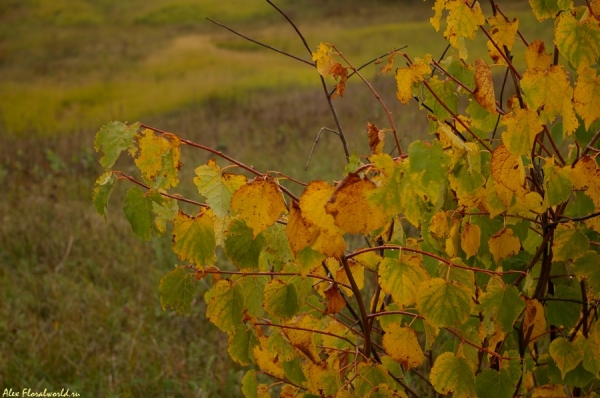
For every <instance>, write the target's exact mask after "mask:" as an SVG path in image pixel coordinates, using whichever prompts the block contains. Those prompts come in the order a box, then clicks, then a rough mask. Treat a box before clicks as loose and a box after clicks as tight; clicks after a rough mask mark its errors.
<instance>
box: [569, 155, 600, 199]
mask: <svg viewBox="0 0 600 398" xmlns="http://www.w3.org/2000/svg"><path fill="white" fill-rule="evenodd" d="M571 180H572V181H573V187H574V188H575V189H585V194H586V195H587V196H589V197H590V198H591V199H592V201H593V202H594V205H595V206H596V208H598V207H600V169H599V168H598V165H597V164H596V160H595V159H594V158H593V157H590V156H584V157H583V158H581V159H580V160H579V162H577V164H576V165H575V167H573V169H572V170H571Z"/></svg>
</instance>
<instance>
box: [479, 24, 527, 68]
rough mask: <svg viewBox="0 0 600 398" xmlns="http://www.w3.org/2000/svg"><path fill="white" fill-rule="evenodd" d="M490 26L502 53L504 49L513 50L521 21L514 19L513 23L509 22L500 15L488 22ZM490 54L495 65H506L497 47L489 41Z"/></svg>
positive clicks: (491, 33) (490, 30)
mask: <svg viewBox="0 0 600 398" xmlns="http://www.w3.org/2000/svg"><path fill="white" fill-rule="evenodd" d="M487 22H488V24H489V25H490V29H489V33H490V35H491V36H492V39H493V40H494V43H496V45H497V46H498V48H500V50H501V51H504V48H506V49H508V51H511V50H512V47H513V44H514V43H515V37H516V35H517V32H518V30H519V20H518V19H516V18H515V19H514V20H513V21H512V22H511V21H509V20H507V19H506V18H504V17H501V16H500V15H494V16H492V17H490V18H488V20H487ZM487 48H488V53H489V54H490V57H491V58H492V60H494V63H495V64H504V65H506V61H505V60H504V57H502V55H501V54H500V53H499V52H498V50H497V49H496V46H494V44H493V43H492V42H491V41H489V40H488V42H487Z"/></svg>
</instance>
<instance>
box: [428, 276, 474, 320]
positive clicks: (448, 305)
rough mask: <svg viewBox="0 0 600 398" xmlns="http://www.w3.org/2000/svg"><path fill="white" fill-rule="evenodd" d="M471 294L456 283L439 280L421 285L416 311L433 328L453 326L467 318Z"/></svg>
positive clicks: (469, 312) (470, 306) (471, 302)
mask: <svg viewBox="0 0 600 398" xmlns="http://www.w3.org/2000/svg"><path fill="white" fill-rule="evenodd" d="M472 294H473V292H472V291H471V290H470V289H469V288H467V287H465V286H463V285H461V284H459V283H456V282H446V281H444V280H443V279H441V278H435V279H431V280H429V281H426V282H423V283H421V285H420V286H419V288H418V293H417V309H418V310H419V313H420V314H421V315H423V317H425V319H426V320H427V321H428V322H429V323H431V324H432V325H434V326H437V327H444V326H454V325H456V324H459V323H461V322H464V321H465V320H467V319H468V318H469V315H470V314H471V309H472V308H473V301H472V300H471V295H472Z"/></svg>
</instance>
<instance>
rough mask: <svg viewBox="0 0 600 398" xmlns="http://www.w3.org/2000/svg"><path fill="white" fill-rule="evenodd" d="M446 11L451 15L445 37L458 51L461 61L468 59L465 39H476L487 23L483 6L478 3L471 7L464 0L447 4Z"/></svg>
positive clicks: (451, 0) (456, 0)
mask: <svg viewBox="0 0 600 398" xmlns="http://www.w3.org/2000/svg"><path fill="white" fill-rule="evenodd" d="M446 9H447V10H448V11H449V13H448V17H447V18H446V22H447V26H446V31H445V32H444V37H445V38H446V39H447V40H448V41H449V42H450V44H451V45H452V47H454V48H456V49H457V50H458V56H459V57H460V58H461V59H467V48H466V46H465V38H469V39H471V40H472V39H474V38H475V33H476V32H477V30H478V29H479V26H480V25H483V24H484V23H485V16H484V15H483V12H482V11H481V6H480V5H479V2H477V1H476V2H475V3H474V4H473V7H470V5H469V4H467V3H465V2H464V1H462V0H450V1H448V2H446Z"/></svg>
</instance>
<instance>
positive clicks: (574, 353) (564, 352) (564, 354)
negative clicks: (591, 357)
mask: <svg viewBox="0 0 600 398" xmlns="http://www.w3.org/2000/svg"><path fill="white" fill-rule="evenodd" d="M549 352H550V356H551V357H552V359H554V362H555V363H556V366H558V368H559V369H560V373H561V375H562V378H563V379H564V378H565V374H567V372H569V371H571V370H573V369H575V367H577V365H578V364H579V363H580V362H581V361H582V360H583V350H582V349H581V347H580V346H579V345H578V344H576V343H575V342H571V341H569V340H567V339H565V338H563V337H558V338H556V339H554V341H552V343H550V347H549Z"/></svg>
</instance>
